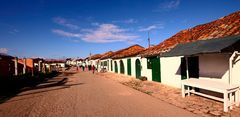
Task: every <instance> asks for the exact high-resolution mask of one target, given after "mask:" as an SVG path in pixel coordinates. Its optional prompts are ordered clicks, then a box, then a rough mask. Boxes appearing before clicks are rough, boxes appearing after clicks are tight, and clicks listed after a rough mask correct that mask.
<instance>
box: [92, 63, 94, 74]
mask: <svg viewBox="0 0 240 117" xmlns="http://www.w3.org/2000/svg"><path fill="white" fill-rule="evenodd" d="M94 71H95V67H94V65H93V66H92V73H93V74H94Z"/></svg>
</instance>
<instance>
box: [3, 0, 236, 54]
mask: <svg viewBox="0 0 240 117" xmlns="http://www.w3.org/2000/svg"><path fill="white" fill-rule="evenodd" d="M238 10H240V0H1V1H0V52H1V53H7V54H9V55H12V56H18V57H43V58H66V57H73V58H76V57H80V58H85V57H87V56H89V54H90V53H92V54H99V53H100V54H101V53H105V52H107V51H110V50H111V51H117V50H120V49H123V48H126V47H129V46H131V45H134V44H139V45H141V46H143V47H147V46H148V41H147V38H148V32H149V37H150V39H151V45H157V44H159V43H160V42H162V41H163V40H165V39H167V38H169V37H171V36H173V35H174V34H176V33H177V32H179V31H181V30H184V29H188V28H191V27H194V26H196V25H199V24H204V23H207V22H210V21H213V20H216V19H219V18H221V17H223V16H226V15H228V14H230V13H233V12H236V11H238Z"/></svg>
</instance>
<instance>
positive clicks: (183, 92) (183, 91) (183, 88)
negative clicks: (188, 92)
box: [182, 84, 185, 98]
mask: <svg viewBox="0 0 240 117" xmlns="http://www.w3.org/2000/svg"><path fill="white" fill-rule="evenodd" d="M182 98H185V87H184V84H182Z"/></svg>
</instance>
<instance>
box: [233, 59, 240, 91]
mask: <svg viewBox="0 0 240 117" xmlns="http://www.w3.org/2000/svg"><path fill="white" fill-rule="evenodd" d="M235 61H237V62H236V63H235V64H233V69H232V83H233V84H236V85H239V86H240V56H238V57H237V58H236V60H235ZM239 95H240V94H239Z"/></svg>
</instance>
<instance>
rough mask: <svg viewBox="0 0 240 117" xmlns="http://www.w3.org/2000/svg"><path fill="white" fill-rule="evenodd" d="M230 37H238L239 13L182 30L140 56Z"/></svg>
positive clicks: (239, 27) (155, 54)
mask: <svg viewBox="0 0 240 117" xmlns="http://www.w3.org/2000/svg"><path fill="white" fill-rule="evenodd" d="M232 35H240V11H237V12H235V13H232V14H230V15H228V16H225V17H222V18H220V19H218V20H215V21H212V22H209V23H206V24H201V25H197V26H195V27H193V28H190V29H186V30H182V31H180V32H178V33H177V34H175V35H173V36H172V37H170V38H168V39H166V40H165V41H163V42H161V43H160V44H158V45H156V46H153V47H150V48H147V49H145V50H144V51H143V52H141V56H143V57H150V56H157V55H160V54H161V53H163V52H167V51H169V50H170V49H172V48H173V47H175V46H176V45H177V44H179V43H187V42H193V41H196V40H207V39H213V38H220V37H226V36H232Z"/></svg>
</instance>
